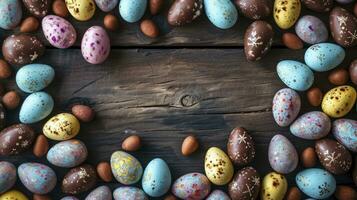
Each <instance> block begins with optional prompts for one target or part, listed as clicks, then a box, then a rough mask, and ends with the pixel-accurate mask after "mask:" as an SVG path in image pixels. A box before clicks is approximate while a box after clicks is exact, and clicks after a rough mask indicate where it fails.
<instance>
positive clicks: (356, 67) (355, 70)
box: [349, 59, 357, 85]
mask: <svg viewBox="0 0 357 200" xmlns="http://www.w3.org/2000/svg"><path fill="white" fill-rule="evenodd" d="M349 72H350V78H351V81H352V83H354V84H355V85H357V59H355V60H354V61H353V62H352V63H351V65H350V69H349Z"/></svg>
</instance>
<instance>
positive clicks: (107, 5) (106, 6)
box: [95, 0, 119, 12]
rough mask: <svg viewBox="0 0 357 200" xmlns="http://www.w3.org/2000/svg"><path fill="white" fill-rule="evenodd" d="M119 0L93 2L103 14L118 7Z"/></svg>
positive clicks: (96, 0) (97, 0)
mask: <svg viewBox="0 0 357 200" xmlns="http://www.w3.org/2000/svg"><path fill="white" fill-rule="evenodd" d="M118 2H119V0H95V4H97V6H98V8H99V9H101V10H102V11H103V12H109V11H111V10H113V9H114V8H115V6H117V5H118Z"/></svg>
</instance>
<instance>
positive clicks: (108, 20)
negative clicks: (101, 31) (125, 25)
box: [104, 14, 119, 31]
mask: <svg viewBox="0 0 357 200" xmlns="http://www.w3.org/2000/svg"><path fill="white" fill-rule="evenodd" d="M104 27H105V28H106V29H108V30H110V31H116V30H118V28H119V20H118V18H117V17H116V16H115V15H112V14H107V15H105V17H104Z"/></svg>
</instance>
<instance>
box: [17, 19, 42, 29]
mask: <svg viewBox="0 0 357 200" xmlns="http://www.w3.org/2000/svg"><path fill="white" fill-rule="evenodd" d="M39 26H40V22H39V21H38V19H37V18H36V17H32V16H31V17H27V18H26V19H24V20H23V21H22V23H21V25H20V32H22V33H30V32H34V31H37V29H38V27H39Z"/></svg>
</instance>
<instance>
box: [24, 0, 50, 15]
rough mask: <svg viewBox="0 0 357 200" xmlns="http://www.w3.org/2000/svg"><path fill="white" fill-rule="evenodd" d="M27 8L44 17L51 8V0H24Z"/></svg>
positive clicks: (33, 13) (32, 12)
mask: <svg viewBox="0 0 357 200" xmlns="http://www.w3.org/2000/svg"><path fill="white" fill-rule="evenodd" d="M22 1H23V2H24V4H25V7H26V8H27V10H28V11H29V12H30V13H31V14H32V15H34V16H35V17H40V18H41V17H44V16H46V15H47V13H48V10H49V8H50V1H49V0H22Z"/></svg>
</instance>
